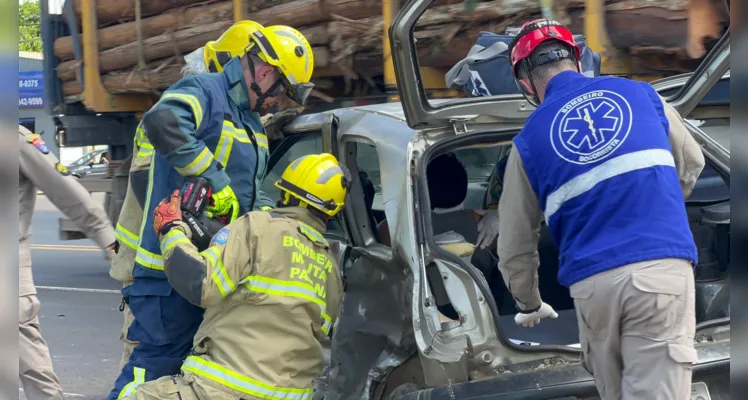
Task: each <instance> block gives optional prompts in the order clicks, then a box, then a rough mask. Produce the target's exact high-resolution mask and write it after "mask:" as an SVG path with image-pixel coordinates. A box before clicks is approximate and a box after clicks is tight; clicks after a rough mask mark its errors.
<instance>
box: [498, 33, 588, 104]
mask: <svg viewBox="0 0 748 400" xmlns="http://www.w3.org/2000/svg"><path fill="white" fill-rule="evenodd" d="M546 40H559V41H561V42H563V43H565V44H567V45H568V46H569V47H570V48H571V53H572V54H570V53H569V52H568V51H562V52H558V51H557V52H548V53H543V54H537V55H533V57H532V58H530V55H531V54H532V52H533V51H534V50H535V49H536V48H537V47H538V46H539V45H540V44H541V43H543V42H545V41H546ZM509 48H510V50H509V51H510V52H509V60H510V62H511V64H512V74H513V75H514V79H515V80H517V81H518V80H519V78H518V77H519V68H520V67H522V66H524V68H526V70H527V72H528V75H529V72H530V70H532V68H534V67H536V66H538V65H543V64H545V63H548V62H553V61H557V60H559V59H562V58H570V59H573V60H574V61H579V60H580V59H581V57H582V51H581V50H580V49H579V46H577V42H576V40H574V35H572V33H571V31H569V30H568V29H566V27H564V26H563V25H561V24H560V23H558V22H557V21H553V20H550V19H547V18H542V19H536V20H534V21H530V22H527V23H525V24H524V25H522V29H520V31H519V33H518V34H517V36H515V37H514V40H512V44H511V45H510V46H509ZM530 81H532V77H530ZM517 85H518V86H519V88H520V90H521V91H522V94H523V95H525V97H526V98H527V100H528V101H530V102H531V103H533V104H534V105H537V102H538V99H537V96H535V95H530V94H529V93H526V90H525V88H524V87H523V86H522V85H521V84H520V83H519V82H517ZM528 96H529V97H528ZM531 97H532V98H531Z"/></svg>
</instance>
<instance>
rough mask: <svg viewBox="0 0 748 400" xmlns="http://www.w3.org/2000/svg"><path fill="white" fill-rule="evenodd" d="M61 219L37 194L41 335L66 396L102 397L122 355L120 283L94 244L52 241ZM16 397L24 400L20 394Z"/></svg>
mask: <svg viewBox="0 0 748 400" xmlns="http://www.w3.org/2000/svg"><path fill="white" fill-rule="evenodd" d="M99 199H101V198H100V197H99ZM61 216H62V213H60V212H59V211H58V210H57V209H56V208H55V207H54V206H53V205H52V204H51V203H50V202H49V201H48V200H47V199H46V197H44V196H39V198H38V202H37V206H36V210H35V212H34V220H33V229H34V232H33V243H34V245H33V247H32V263H33V271H34V281H35V283H36V285H37V290H38V296H39V300H40V301H41V304H42V306H41V310H40V312H39V319H40V324H41V330H42V335H43V336H44V339H45V340H46V341H47V344H48V345H49V349H50V353H51V354H52V362H53V364H54V367H55V372H57V375H58V376H59V378H60V383H61V384H62V388H63V390H64V391H65V392H66V393H67V395H68V397H69V398H71V399H103V398H104V397H105V396H106V395H107V394H108V393H109V391H110V390H111V388H110V385H111V383H112V382H113V381H114V378H115V377H116V375H117V373H118V371H117V367H118V365H119V360H120V357H121V356H122V345H121V343H120V342H119V331H120V329H121V327H122V314H121V313H120V312H119V309H118V308H119V304H120V301H121V297H120V295H119V291H118V286H119V284H118V282H117V281H115V280H113V279H111V278H110V277H109V272H108V271H109V265H108V262H107V261H106V260H105V259H104V256H103V253H102V252H101V251H100V250H99V249H98V248H97V247H96V246H95V245H94V243H93V242H91V241H90V240H76V241H60V240H59V239H58V238H57V226H58V218H60V217H61ZM20 398H21V399H25V396H24V395H23V391H22V390H21V391H20Z"/></svg>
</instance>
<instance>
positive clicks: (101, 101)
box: [41, 0, 729, 240]
mask: <svg viewBox="0 0 748 400" xmlns="http://www.w3.org/2000/svg"><path fill="white" fill-rule="evenodd" d="M76 1H79V3H80V4H79V7H80V19H78V18H76V13H75V12H74V10H73V0H66V1H65V2H64V5H63V8H64V10H65V11H64V13H63V14H56V13H52V12H50V5H49V2H48V0H42V1H41V11H42V40H43V53H44V80H45V82H46V83H45V88H44V91H45V104H46V106H45V107H46V112H47V113H49V114H50V115H51V116H52V117H53V120H54V122H55V125H56V132H55V140H56V141H57V143H58V145H59V146H60V147H74V146H92V145H107V146H108V148H109V150H108V152H109V155H110V170H109V175H108V176H107V177H105V178H93V179H85V178H84V179H82V180H81V183H82V184H83V185H84V186H85V187H86V188H87V189H88V190H89V191H90V192H105V193H106V202H105V206H106V209H107V213H108V215H109V217H110V219H111V220H112V222H113V223H116V220H117V217H118V216H119V211H120V208H121V205H122V202H123V200H124V196H125V192H126V189H127V179H128V170H129V165H130V164H129V160H130V158H131V155H132V143H133V136H134V133H135V129H136V127H137V124H138V122H139V120H140V118H141V117H142V115H143V113H144V112H145V111H147V110H148V109H149V108H150V107H151V106H152V105H153V104H154V103H155V102H156V101H157V100H158V98H157V97H156V96H154V95H149V94H141V93H134V94H113V93H109V92H108V91H107V90H106V89H105V87H104V86H103V85H102V81H101V77H100V72H99V59H98V57H99V51H98V49H99V46H98V43H97V41H98V37H97V36H98V32H97V30H98V24H97V16H96V4H95V1H96V0H76ZM250 1H251V0H232V2H233V19H234V21H239V20H242V19H246V18H248V16H247V15H246V10H247V9H248V5H249V2H250ZM400 1H406V0H400ZM538 1H539V2H540V3H541V4H540V5H541V8H542V9H543V10H544V14H545V15H547V13H548V12H549V11H550V12H551V13H552V12H553V11H552V10H561V11H560V13H562V14H564V11H563V10H564V9H563V6H564V5H566V6H569V5H571V4H573V3H575V2H576V3H577V5H581V7H580V8H579V9H577V11H576V13H575V14H573V15H568V14H567V15H564V16H563V17H564V18H566V19H567V20H563V19H562V22H564V23H566V24H568V25H569V27H570V28H571V29H572V31H573V32H577V33H583V34H584V35H585V37H586V40H587V46H588V47H590V49H591V50H593V51H595V52H599V53H601V56H602V58H601V74H603V75H607V74H614V75H625V76H630V77H633V78H634V79H642V80H653V79H657V78H661V77H663V76H665V75H668V74H672V73H673V70H672V69H670V72H668V69H669V68H671V67H672V65H673V61H672V60H673V57H672V56H673V54H676V53H680V54H681V56H680V57H678V59H679V60H685V61H684V63H685V65H688V63H689V62H693V65H698V59H700V58H702V57H703V55H704V54H706V51H707V50H708V48H707V47H709V45H710V43H709V39H710V38H716V39H718V38H719V37H721V34H722V32H721V30H720V29H721V22H722V21H724V20H725V18H727V19H729V16H725V15H724V12H725V11H724V2H723V1H721V0H613V1H610V0H608V1H606V0H565V1H557V2H552V1H549V0H538ZM136 4H139V2H138V1H137V0H136ZM381 5H382V21H383V31H382V36H381V37H382V41H383V47H382V48H383V60H382V62H383V68H382V71H383V77H382V78H383V79H382V81H383V83H384V85H383V86H384V90H383V92H382V95H381V96H379V97H377V98H375V99H374V100H373V101H372V100H371V99H369V100H368V101H369V102H385V101H397V100H398V95H397V88H396V84H395V75H394V67H393V64H392V59H391V56H390V50H389V49H390V46H389V36H388V34H387V32H388V30H389V27H390V24H391V22H392V19H393V18H394V16H395V15H396V14H397V10H398V9H399V3H398V0H381ZM559 5H560V8H559ZM580 10H581V11H580ZM654 21H664V23H665V25H664V26H663V24H662V23H654ZM71 33H78V34H77V35H76V34H73V35H72V41H73V50H74V53H75V59H76V60H77V61H78V62H79V63H80V67H79V69H78V71H77V73H78V77H79V79H78V81H79V82H80V85H81V89H82V90H81V94H80V96H77V98H76V99H75V101H72V102H71V100H70V99H69V98H68V99H66V98H65V96H64V94H63V90H62V82H61V81H60V79H59V78H58V76H57V74H56V68H57V66H58V64H59V63H60V61H59V60H58V59H57V57H56V56H55V53H54V42H55V40H56V39H57V38H60V37H63V36H71ZM716 39H714V41H715V42H716ZM683 54H686V56H685V57H683V56H682V55H683ZM446 72H447V70H446V69H441V68H431V67H428V68H427V67H422V69H421V76H422V78H423V79H424V87H425V88H426V89H428V90H430V91H431V93H430V94H431V96H432V97H454V96H460V95H462V94H461V93H459V92H457V91H454V90H449V89H447V88H445V82H444V74H445V73H446ZM348 100H350V99H348ZM336 103H338V102H337V101H336ZM339 105H340V104H339V103H338V104H335V103H333V104H326V105H324V104H323V107H324V108H329V107H336V106H339ZM272 145H273V143H271V147H272ZM271 150H272V149H271ZM59 234H60V239H62V240H73V239H82V238H85V236H84V235H83V233H82V232H80V230H79V229H78V228H77V227H76V226H75V225H74V224H73V223H72V222H71V221H69V220H68V219H67V218H60V224H59Z"/></svg>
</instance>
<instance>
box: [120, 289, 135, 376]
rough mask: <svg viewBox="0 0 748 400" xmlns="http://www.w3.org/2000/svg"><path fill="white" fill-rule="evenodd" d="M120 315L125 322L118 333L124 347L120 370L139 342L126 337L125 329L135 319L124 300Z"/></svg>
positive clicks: (126, 329)
mask: <svg viewBox="0 0 748 400" xmlns="http://www.w3.org/2000/svg"><path fill="white" fill-rule="evenodd" d="M131 284H132V281H130V282H127V283H125V284H124V286H123V287H127V286H130V285H131ZM122 315H123V316H124V319H125V322H124V324H123V325H122V331H120V333H119V340H120V342H122V343H123V345H124V348H123V349H122V360H120V362H119V369H118V370H119V371H122V369H123V368H125V364H127V361H129V360H130V354H132V351H133V350H134V349H135V348H136V347H138V345H139V344H140V343H138V342H134V341H132V340H129V339H128V338H127V331H128V330H130V325H132V322H133V321H134V320H135V316H133V315H132V311H130V306H129V305H128V304H127V303H124V302H123V303H122Z"/></svg>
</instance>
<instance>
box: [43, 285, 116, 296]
mask: <svg viewBox="0 0 748 400" xmlns="http://www.w3.org/2000/svg"><path fill="white" fill-rule="evenodd" d="M36 288H37V289H42V290H57V291H60V292H84V293H107V294H118V295H122V292H120V291H119V290H116V289H89V288H74V287H64V286H37V287H36Z"/></svg>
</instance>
